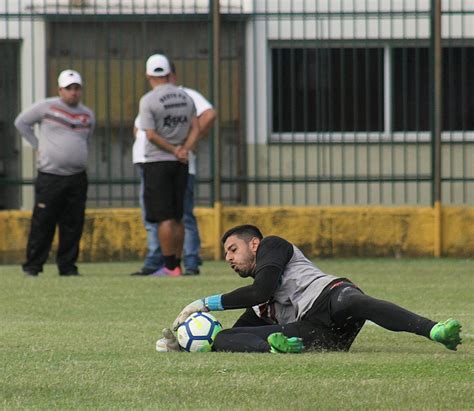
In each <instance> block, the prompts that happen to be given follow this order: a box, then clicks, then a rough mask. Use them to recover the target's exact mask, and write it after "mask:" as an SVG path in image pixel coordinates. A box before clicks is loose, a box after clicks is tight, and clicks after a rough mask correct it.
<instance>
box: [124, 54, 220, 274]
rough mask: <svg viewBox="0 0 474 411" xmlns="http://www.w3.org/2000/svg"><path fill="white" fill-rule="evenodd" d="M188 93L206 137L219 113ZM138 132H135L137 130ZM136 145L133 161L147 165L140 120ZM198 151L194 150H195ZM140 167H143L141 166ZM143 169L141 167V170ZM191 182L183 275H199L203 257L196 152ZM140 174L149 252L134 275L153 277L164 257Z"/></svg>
mask: <svg viewBox="0 0 474 411" xmlns="http://www.w3.org/2000/svg"><path fill="white" fill-rule="evenodd" d="M176 80H177V77H176V68H175V66H174V64H173V63H171V76H170V82H172V83H174V84H175V83H176ZM181 88H182V89H183V90H184V91H185V92H186V94H188V95H189V96H190V97H191V98H192V100H193V102H194V105H195V107H196V117H197V119H198V123H199V128H200V134H199V139H202V138H203V137H205V136H207V134H208V133H209V130H210V129H211V127H212V126H213V124H214V121H215V118H216V110H215V109H214V108H213V106H212V104H211V103H209V101H207V100H206V98H204V96H202V95H201V94H200V93H198V92H197V91H195V90H193V89H189V88H186V87H181ZM135 130H136V131H135ZM134 134H135V143H134V146H133V159H134V160H133V162H134V163H135V164H137V163H138V164H139V163H140V161H141V160H143V162H145V158H144V148H143V146H144V144H145V141H146V136H145V132H144V131H143V130H141V127H140V124H139V119H138V117H137V119H136V120H135V128H134ZM194 151H195V148H194ZM139 167H140V166H139ZM139 169H140V168H139ZM188 172H189V175H188V182H187V187H186V193H185V197H184V215H183V222H184V268H185V271H184V274H185V275H197V274H199V266H200V265H201V264H202V260H201V257H200V249H201V240H200V237H199V229H198V226H197V221H196V217H195V215H194V213H193V209H194V185H195V179H196V154H195V152H193V151H189V153H188ZM140 173H141V174H140V175H141V179H142V180H141V181H142V184H141V188H140V205H141V207H142V216H143V222H144V225H145V229H146V231H147V248H148V252H147V255H146V257H145V263H144V265H143V267H142V268H141V269H140V271H137V272H135V273H132V275H151V274H153V273H154V272H156V271H157V270H159V269H160V268H161V267H162V266H163V256H162V254H161V250H160V244H159V240H158V234H157V229H158V228H157V224H154V223H150V222H148V221H146V219H145V212H144V208H143V171H140Z"/></svg>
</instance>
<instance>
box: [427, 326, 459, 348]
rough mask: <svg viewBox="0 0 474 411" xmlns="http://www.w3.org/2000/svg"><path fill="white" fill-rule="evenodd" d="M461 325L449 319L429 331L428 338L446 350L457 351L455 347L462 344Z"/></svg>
mask: <svg viewBox="0 0 474 411" xmlns="http://www.w3.org/2000/svg"><path fill="white" fill-rule="evenodd" d="M460 332H461V324H460V323H459V321H458V320H453V319H452V318H450V319H449V320H446V321H444V322H442V323H438V324H436V325H435V326H434V327H433V328H432V329H431V331H430V338H431V339H432V340H433V341H437V342H440V343H441V344H443V345H444V346H445V347H446V348H447V349H448V350H453V351H456V350H457V348H456V347H457V346H458V345H459V344H462V342H461V336H460V335H459V333H460Z"/></svg>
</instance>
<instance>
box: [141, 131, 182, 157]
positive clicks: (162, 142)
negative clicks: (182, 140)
mask: <svg viewBox="0 0 474 411" xmlns="http://www.w3.org/2000/svg"><path fill="white" fill-rule="evenodd" d="M146 138H147V139H148V140H149V141H151V142H152V143H153V144H156V145H157V146H158V147H160V148H161V149H162V150H164V151H167V152H169V153H171V154H174V155H175V156H176V157H178V155H177V153H178V151H179V150H180V149H181V148H182V146H174V145H173V144H170V143H168V140H166V139H165V138H164V137H161V136H160V135H159V134H158V133H157V132H156V131H155V130H153V129H151V128H148V129H146Z"/></svg>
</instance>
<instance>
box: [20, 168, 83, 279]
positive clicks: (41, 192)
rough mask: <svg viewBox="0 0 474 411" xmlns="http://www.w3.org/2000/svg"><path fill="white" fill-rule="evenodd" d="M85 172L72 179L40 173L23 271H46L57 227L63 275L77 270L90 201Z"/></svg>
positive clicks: (58, 258) (59, 259)
mask: <svg viewBox="0 0 474 411" xmlns="http://www.w3.org/2000/svg"><path fill="white" fill-rule="evenodd" d="M87 184H88V183H87V175H86V173H85V172H82V173H79V174H74V175H71V176H59V175H54V174H47V173H41V172H39V173H38V178H37V179H36V183H35V205H34V209H33V216H32V219H31V228H30V235H29V237H28V245H27V250H26V262H25V263H24V264H23V269H25V270H31V271H36V272H41V271H43V264H44V263H45V262H46V260H47V259H48V254H49V251H50V249H51V243H52V241H53V237H54V231H55V229H56V225H58V228H59V245H58V251H57V256H56V262H57V265H58V268H59V273H60V274H64V273H67V272H68V271H73V270H77V267H76V265H75V264H76V261H77V257H78V255H79V242H80V240H81V235H82V229H83V226H84V212H85V206H86V199H87Z"/></svg>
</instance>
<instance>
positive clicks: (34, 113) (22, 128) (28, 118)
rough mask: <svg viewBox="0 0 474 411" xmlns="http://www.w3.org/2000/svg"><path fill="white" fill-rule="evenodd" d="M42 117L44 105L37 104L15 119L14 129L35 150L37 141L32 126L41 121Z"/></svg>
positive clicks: (41, 103)
mask: <svg viewBox="0 0 474 411" xmlns="http://www.w3.org/2000/svg"><path fill="white" fill-rule="evenodd" d="M43 115H44V103H43V102H38V103H36V104H33V105H32V106H31V107H30V108H28V109H26V110H25V111H23V112H22V113H20V114H19V115H18V117H17V118H16V119H15V127H16V129H17V130H18V132H19V133H20V134H21V135H22V136H23V138H24V139H25V140H26V141H28V143H30V144H31V146H32V147H33V148H34V149H35V150H37V149H38V143H39V141H38V137H37V136H36V134H35V131H34V125H35V124H36V123H39V122H41V121H42V119H43Z"/></svg>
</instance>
